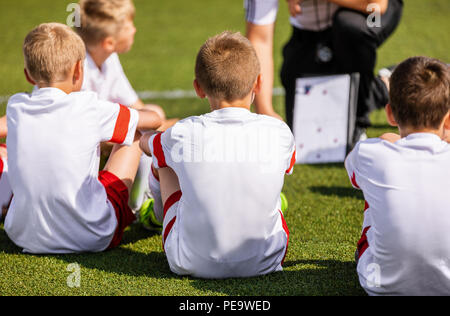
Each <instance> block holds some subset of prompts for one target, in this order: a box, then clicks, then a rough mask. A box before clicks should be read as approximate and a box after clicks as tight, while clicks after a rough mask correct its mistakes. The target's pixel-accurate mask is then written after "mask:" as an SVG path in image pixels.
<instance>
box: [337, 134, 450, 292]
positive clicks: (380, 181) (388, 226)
mask: <svg viewBox="0 0 450 316" xmlns="http://www.w3.org/2000/svg"><path fill="white" fill-rule="evenodd" d="M345 166H346V168H347V172H348V175H349V177H350V179H351V182H352V184H353V186H354V187H355V188H360V189H361V190H362V192H363V193H364V198H365V200H366V205H365V209H366V210H365V213H364V224H363V233H362V237H361V240H360V241H359V243H358V250H359V255H360V258H359V263H358V268H357V270H358V274H359V280H360V283H361V285H362V287H363V288H364V289H365V290H366V291H367V293H368V294H370V295H449V294H450V203H449V200H448V196H449V188H450V168H449V167H450V145H449V144H447V143H446V142H443V141H442V140H441V139H440V138H439V137H438V136H436V135H433V134H426V133H417V134H411V135H409V136H408V137H406V138H402V139H401V140H399V141H397V142H396V143H395V144H392V143H389V142H387V141H384V140H381V139H378V138H377V139H369V140H366V141H363V142H360V143H358V144H357V145H356V147H355V149H354V150H353V151H352V152H351V153H350V154H349V156H348V158H347V160H346V162H345Z"/></svg>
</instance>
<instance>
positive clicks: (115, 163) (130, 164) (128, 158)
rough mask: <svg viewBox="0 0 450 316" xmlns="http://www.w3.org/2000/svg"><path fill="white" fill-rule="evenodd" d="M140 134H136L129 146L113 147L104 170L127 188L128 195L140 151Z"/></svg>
mask: <svg viewBox="0 0 450 316" xmlns="http://www.w3.org/2000/svg"><path fill="white" fill-rule="evenodd" d="M140 138H141V134H140V133H139V132H136V136H135V138H134V142H133V144H132V145H131V146H123V145H114V147H113V150H112V152H111V155H110V156H109V159H108V161H107V163H106V166H105V168H104V170H105V171H109V172H111V173H112V174H114V175H115V176H116V177H118V178H119V179H120V180H122V182H123V183H124V184H125V185H126V186H127V188H128V193H130V192H131V187H132V186H133V182H134V179H135V177H136V172H137V170H138V166H139V161H140V158H141V155H142V151H141V149H140V148H139V139H140Z"/></svg>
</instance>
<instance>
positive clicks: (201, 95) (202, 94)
mask: <svg viewBox="0 0 450 316" xmlns="http://www.w3.org/2000/svg"><path fill="white" fill-rule="evenodd" d="M194 89H195V93H197V96H198V97H199V98H200V99H204V98H206V93H205V92H204V91H203V89H202V87H200V84H199V83H198V81H197V79H195V80H194Z"/></svg>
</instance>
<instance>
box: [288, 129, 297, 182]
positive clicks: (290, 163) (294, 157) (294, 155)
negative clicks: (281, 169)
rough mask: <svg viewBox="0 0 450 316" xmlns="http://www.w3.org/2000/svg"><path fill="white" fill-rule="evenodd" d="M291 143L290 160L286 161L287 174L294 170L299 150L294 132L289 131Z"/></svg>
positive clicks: (289, 149)
mask: <svg viewBox="0 0 450 316" xmlns="http://www.w3.org/2000/svg"><path fill="white" fill-rule="evenodd" d="M289 138H290V141H289V145H288V156H287V157H288V160H287V163H286V166H287V167H286V174H287V175H291V174H292V173H293V172H294V166H295V163H296V161H297V151H296V146H295V140H294V136H293V135H292V133H291V132H290V131H289Z"/></svg>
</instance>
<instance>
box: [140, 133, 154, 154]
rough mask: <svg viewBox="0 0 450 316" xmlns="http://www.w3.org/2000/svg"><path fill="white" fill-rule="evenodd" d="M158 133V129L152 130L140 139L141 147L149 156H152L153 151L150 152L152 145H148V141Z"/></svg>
mask: <svg viewBox="0 0 450 316" xmlns="http://www.w3.org/2000/svg"><path fill="white" fill-rule="evenodd" d="M156 133H158V132H157V131H152V132H148V133H145V134H144V135H142V136H141V139H140V140H139V147H140V148H141V150H142V151H143V152H144V154H146V155H147V156H149V157H151V156H152V153H151V152H150V146H149V145H148V142H149V140H150V137H152V136H153V135H154V134H156Z"/></svg>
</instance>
